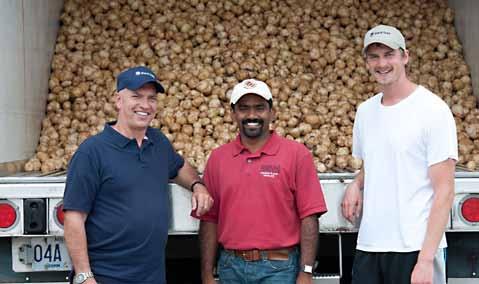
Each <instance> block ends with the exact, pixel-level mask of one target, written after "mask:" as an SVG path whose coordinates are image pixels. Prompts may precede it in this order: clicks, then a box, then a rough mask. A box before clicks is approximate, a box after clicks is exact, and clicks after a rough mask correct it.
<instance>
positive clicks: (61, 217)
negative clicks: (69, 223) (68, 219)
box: [55, 203, 64, 226]
mask: <svg viewBox="0 0 479 284" xmlns="http://www.w3.org/2000/svg"><path fill="white" fill-rule="evenodd" d="M55 217H56V219H57V221H58V223H59V224H60V225H62V226H63V221H64V213H63V203H59V204H57V207H56V208H55Z"/></svg>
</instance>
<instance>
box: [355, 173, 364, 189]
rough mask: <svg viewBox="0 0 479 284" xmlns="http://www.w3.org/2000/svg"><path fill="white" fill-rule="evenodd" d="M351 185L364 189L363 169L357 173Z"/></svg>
mask: <svg viewBox="0 0 479 284" xmlns="http://www.w3.org/2000/svg"><path fill="white" fill-rule="evenodd" d="M353 183H356V185H357V186H358V188H360V189H362V188H363V187H364V168H361V170H360V171H359V173H358V174H357V175H356V177H355V178H354V180H353Z"/></svg>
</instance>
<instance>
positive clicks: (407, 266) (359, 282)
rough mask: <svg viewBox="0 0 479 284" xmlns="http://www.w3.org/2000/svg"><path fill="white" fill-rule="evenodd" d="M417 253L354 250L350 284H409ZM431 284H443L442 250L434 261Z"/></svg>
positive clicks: (443, 261)
mask: <svg viewBox="0 0 479 284" xmlns="http://www.w3.org/2000/svg"><path fill="white" fill-rule="evenodd" d="M418 255H419V251H413V252H365V251H360V250H356V255H355V257H354V263H353V273H352V284H410V283H411V274H412V271H413V269H414V266H415V265H416V261H417V257H418ZM433 274H434V275H433V277H434V279H433V283H434V284H438V283H445V260H444V250H443V249H439V250H438V252H437V253H436V256H435V259H434V272H433Z"/></svg>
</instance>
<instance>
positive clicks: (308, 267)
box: [301, 264, 313, 274]
mask: <svg viewBox="0 0 479 284" xmlns="http://www.w3.org/2000/svg"><path fill="white" fill-rule="evenodd" d="M301 272H304V273H308V274H313V266H311V265H307V264H305V265H303V266H301Z"/></svg>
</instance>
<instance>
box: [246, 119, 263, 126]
mask: <svg viewBox="0 0 479 284" xmlns="http://www.w3.org/2000/svg"><path fill="white" fill-rule="evenodd" d="M248 123H259V124H263V123H264V120H262V119H259V118H255V119H243V120H242V121H241V124H242V125H245V124H248Z"/></svg>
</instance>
